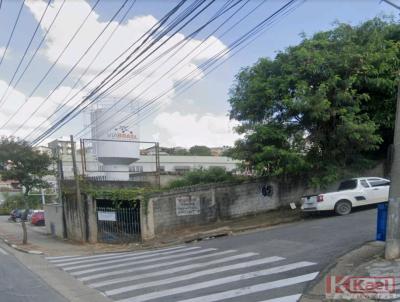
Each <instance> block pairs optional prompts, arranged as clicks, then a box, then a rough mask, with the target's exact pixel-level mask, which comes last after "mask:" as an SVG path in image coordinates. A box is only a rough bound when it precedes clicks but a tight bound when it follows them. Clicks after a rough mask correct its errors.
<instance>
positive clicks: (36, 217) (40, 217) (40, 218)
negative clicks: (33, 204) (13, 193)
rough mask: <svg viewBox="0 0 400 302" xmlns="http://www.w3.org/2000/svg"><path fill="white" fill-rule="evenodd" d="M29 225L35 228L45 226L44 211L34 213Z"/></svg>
mask: <svg viewBox="0 0 400 302" xmlns="http://www.w3.org/2000/svg"><path fill="white" fill-rule="evenodd" d="M31 224H33V225H36V226H40V225H41V226H43V225H45V222H44V211H37V212H34V213H33V214H32V217H31Z"/></svg>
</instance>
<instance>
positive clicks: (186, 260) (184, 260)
mask: <svg viewBox="0 0 400 302" xmlns="http://www.w3.org/2000/svg"><path fill="white" fill-rule="evenodd" d="M234 252H236V251H235V250H227V251H222V252H217V253H210V254H206V255H201V256H195V257H187V258H183V259H179V260H174V261H168V262H163V263H157V264H151V265H145V266H139V267H134V268H129V269H123V270H114V271H111V272H106V273H100V274H93V275H89V276H85V277H80V278H78V280H79V281H90V280H94V279H100V278H105V277H109V276H115V275H121V274H128V273H134V272H138V271H145V270H150V269H153V268H160V267H165V266H170V265H175V264H181V263H186V262H191V261H195V260H201V259H206V258H211V257H217V256H222V255H226V254H230V253H234ZM256 255H258V254H256Z"/></svg>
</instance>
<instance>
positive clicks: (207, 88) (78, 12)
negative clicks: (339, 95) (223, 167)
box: [0, 0, 400, 147]
mask: <svg viewBox="0 0 400 302" xmlns="http://www.w3.org/2000/svg"><path fill="white" fill-rule="evenodd" d="M392 1H393V2H394V3H397V4H400V0H392ZM47 2H48V0H25V2H22V0H3V3H2V6H1V8H0V28H1V30H0V60H1V61H0V62H1V63H0V135H14V136H17V137H20V138H23V139H27V140H33V139H34V138H36V137H38V136H39V135H40V134H41V133H43V132H44V131H45V130H47V129H48V128H49V127H50V126H51V125H52V124H53V123H54V122H55V121H57V120H58V119H59V118H61V117H62V116H64V115H65V114H66V113H67V112H68V111H69V110H71V109H72V108H73V106H74V105H77V104H79V103H80V102H81V101H82V100H83V99H84V98H85V96H87V95H88V94H89V93H90V92H91V91H93V89H94V88H95V87H96V86H97V85H99V84H100V83H101V81H102V80H103V79H104V77H106V76H107V75H109V74H110V72H111V71H112V70H113V68H114V67H115V66H117V65H118V64H119V63H120V62H121V60H122V59H120V60H119V61H118V60H117V61H116V62H115V63H114V65H111V66H110V67H109V68H108V69H106V67H107V65H109V64H110V63H111V62H113V60H115V59H116V58H117V57H118V56H119V55H120V54H121V53H123V51H124V50H126V49H127V48H128V47H129V46H130V45H131V44H132V43H133V42H134V41H136V40H139V43H138V44H136V45H139V44H140V43H141V42H143V38H142V37H143V36H142V35H143V34H144V33H146V32H147V30H149V29H150V28H151V27H152V26H154V25H155V24H157V22H158V21H159V20H160V19H162V18H163V16H164V15H165V14H166V13H168V12H169V11H170V10H171V9H172V8H173V7H175V6H176V5H177V4H178V2H179V1H175V0H137V1H133V0H126V3H125V0H88V1H84V0H65V3H64V2H63V0H52V1H51V4H50V5H49V6H47ZM235 2H236V1H228V0H216V1H214V2H212V1H211V0H206V1H205V2H204V4H203V6H202V7H201V8H205V9H204V11H202V12H200V9H201V8H199V9H198V11H199V15H198V16H197V17H196V18H194V19H193V21H192V22H190V23H188V24H187V25H186V26H185V27H183V26H182V28H179V27H175V28H174V29H173V30H172V31H170V32H169V33H167V34H166V35H165V36H164V37H163V38H162V39H161V40H160V41H159V42H156V41H154V40H153V38H150V39H149V40H148V41H147V42H146V43H151V42H154V43H155V44H154V46H153V48H149V50H147V52H144V53H143V56H142V57H140V58H139V59H137V61H135V62H136V63H137V65H136V66H135V69H134V70H133V74H132V76H129V75H128V76H126V77H121V78H120V79H119V78H118V77H116V78H115V80H118V79H119V80H120V82H119V83H121V84H118V85H116V86H115V87H114V89H111V90H110V93H109V94H108V95H107V96H105V97H104V98H102V99H101V100H99V101H97V102H95V103H94V104H93V105H92V106H88V107H87V109H86V110H85V111H84V112H83V113H82V114H80V115H78V116H77V117H76V118H74V119H72V120H71V121H70V122H69V123H67V124H65V125H64V126H63V127H62V128H61V129H60V130H59V131H57V132H55V133H54V134H52V135H51V136H50V137H49V138H47V139H46V141H44V142H43V143H45V142H47V141H49V140H52V139H56V138H59V137H65V136H69V135H70V134H73V135H74V136H76V137H81V138H90V137H91V133H90V129H91V127H90V126H91V125H90V124H91V120H90V119H91V117H90V112H91V111H93V110H95V109H99V108H103V110H104V108H110V107H112V108H111V109H110V110H109V111H107V112H106V113H103V114H101V115H99V116H98V117H97V118H96V119H95V122H96V124H97V126H98V127H101V128H104V127H105V126H104V125H107V127H108V128H113V127H114V126H115V125H117V124H121V125H127V126H130V127H132V130H133V131H134V132H135V134H137V135H138V137H139V138H140V140H145V141H159V142H160V144H161V145H163V146H182V147H190V146H193V145H208V146H210V147H216V146H222V145H232V144H233V143H234V141H235V140H236V139H237V138H238V135H237V134H236V133H235V132H234V127H235V126H236V125H237V124H238V123H237V122H236V121H232V120H230V119H229V109H230V106H229V102H228V99H229V89H230V88H231V87H232V85H233V84H234V78H235V75H236V74H237V73H238V72H239V71H240V70H241V68H244V67H246V66H251V65H253V64H255V63H256V62H257V60H258V59H259V58H260V57H269V58H271V59H273V58H274V56H275V55H276V54H277V53H278V52H279V51H284V50H285V48H287V47H289V46H291V45H296V44H298V43H299V42H301V36H300V35H301V34H305V35H306V36H308V37H310V36H312V35H313V34H314V33H315V32H318V31H323V30H329V29H331V28H333V27H334V24H335V22H345V23H350V24H352V25H357V24H359V23H361V22H363V21H366V20H368V19H371V18H374V17H376V16H380V17H382V16H394V17H396V18H398V14H399V11H398V10H396V9H395V8H393V7H392V6H390V5H388V4H387V3H385V2H384V1H380V0H346V1H345V0H307V1H298V2H296V3H295V6H294V8H295V9H293V10H292V11H291V12H290V13H288V14H287V15H284V16H282V17H279V18H277V19H276V22H274V23H273V24H272V25H271V26H269V27H268V28H267V29H266V30H265V31H264V32H263V33H262V34H260V35H259V36H258V37H257V39H255V40H254V41H253V42H252V43H251V44H249V45H247V46H246V47H244V48H243V49H241V50H240V51H238V52H236V50H237V49H234V48H233V47H232V42H233V41H235V40H236V39H238V37H240V36H241V35H243V34H244V33H246V32H247V31H249V30H250V29H251V28H252V27H254V26H255V25H256V24H258V23H259V22H261V21H262V20H263V19H265V18H267V17H268V16H270V15H271V14H273V13H274V12H275V11H277V10H278V9H279V8H280V7H282V6H283V5H285V4H286V3H287V2H288V0H248V1H247V0H242V1H240V2H238V4H237V5H236V6H234V7H232V8H231V9H230V10H229V11H227V12H226V13H225V14H224V15H222V16H220V17H219V18H215V20H214V21H213V22H211V23H210V24H209V25H208V26H206V27H204V29H203V30H202V31H200V32H199V33H198V34H197V35H195V36H193V37H192V38H191V39H189V40H188V41H187V43H184V44H180V45H182V47H179V48H176V49H174V50H176V51H173V52H171V53H168V54H167V55H163V56H160V58H159V59H157V60H154V61H153V60H152V58H156V57H157V56H158V55H159V54H161V53H162V52H163V51H164V50H165V49H168V48H170V47H173V46H175V45H176V44H177V43H182V41H186V40H184V39H185V38H187V37H188V36H189V35H190V34H191V33H192V32H194V31H195V30H196V29H197V28H199V27H201V26H202V25H203V24H205V23H206V22H207V21H209V20H210V19H211V20H212V18H213V17H214V16H215V14H216V13H217V12H218V11H219V10H220V9H221V8H222V9H223V8H226V7H227V6H229V5H231V4H232V3H235ZM124 3H125V5H123V4H124ZM193 3H194V0H188V1H187V2H186V3H185V4H184V8H185V7H188V6H189V5H191V4H193ZM207 5H209V6H207ZM206 6H207V7H206ZM184 8H182V10H183V9H184ZM20 9H21V10H20ZM19 11H21V13H20V18H19V20H18V22H17V25H16V26H15V29H14V32H13V34H12V36H11V32H12V29H13V25H14V24H15V21H16V19H17V15H18V13H19ZM179 12H180V11H178V13H179ZM229 16H231V17H230V18H229V19H228V17H229ZM187 20H188V19H187ZM110 21H112V22H110ZM238 22H239V23H238ZM181 24H183V23H181ZM165 28H166V27H165V26H164V27H163V29H165ZM216 29H218V30H216ZM175 30H176V32H174V31H175ZM35 31H36V33H35ZM34 33H35V35H34ZM100 34H101V35H100ZM10 36H11V37H12V38H11V40H9V38H10ZM98 36H99V38H98V39H96V38H97V37H98ZM32 37H33V38H32ZM8 41H10V42H9V43H8ZM30 41H31V44H30V47H29V48H27V46H28V45H29V43H30ZM161 43H165V44H161ZM7 45H8V47H7ZM146 45H148V44H143V46H142V48H140V49H139V52H140V51H141V50H142V49H143V47H145V46H146ZM135 47H136V46H135ZM155 48H158V49H157V50H156V51H155V52H154V53H152V54H151V56H149V58H148V59H147V61H141V58H143V57H144V56H145V55H148V54H149V53H150V51H151V50H152V49H155ZM5 49H7V51H6V52H4V51H5ZM36 49H37V53H36V54H35V55H34V53H35V50H36ZM25 52H26V55H25V58H24V60H22V58H23V56H24V53H25ZM4 54H5V55H4ZM127 55H128V53H126V54H125V55H124V56H123V57H121V58H125V57H126V56H127ZM216 55H219V57H218V58H219V60H218V63H219V62H221V63H222V62H223V64H221V65H219V66H218V68H216V69H215V70H213V71H212V72H210V73H209V72H208V70H204V68H202V66H203V65H204V63H205V62H207V60H209V59H211V58H213V57H214V58H215V56H216ZM31 58H33V59H32V61H31V63H29V65H28V62H29V61H30V59H31ZM21 60H22V61H21ZM20 62H22V63H21V65H20V67H19V68H18V65H19V64H20ZM202 64H203V65H202ZM26 66H27V68H26ZM132 66H133V65H132ZM25 68H26V71H25V72H23V71H24V69H25ZM14 74H15V76H14ZM98 75H99V76H98ZM121 75H122V74H121ZM110 83H111V82H110ZM122 84H123V85H122ZM108 85H111V84H108ZM188 86H189V87H188ZM105 87H108V86H105ZM186 87H188V88H187V89H186V90H184V89H185V88H186ZM154 99H156V101H155V102H154V103H152V105H151V106H148V107H145V109H143V110H140V109H141V108H143V106H144V105H146V104H148V103H149V102H152V101H153V100H154ZM119 100H121V101H119ZM61 106H62V107H61ZM57 110H58V111H57ZM137 111H139V113H138V114H134V113H135V112H137ZM103 112H104V111H103ZM129 113H132V114H129Z"/></svg>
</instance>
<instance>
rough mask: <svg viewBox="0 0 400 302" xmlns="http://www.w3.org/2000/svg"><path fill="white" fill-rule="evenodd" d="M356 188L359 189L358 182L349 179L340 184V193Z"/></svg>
mask: <svg viewBox="0 0 400 302" xmlns="http://www.w3.org/2000/svg"><path fill="white" fill-rule="evenodd" d="M355 188H357V180H356V179H349V180H345V181H342V182H341V183H340V185H339V189H338V191H345V190H352V189H355Z"/></svg>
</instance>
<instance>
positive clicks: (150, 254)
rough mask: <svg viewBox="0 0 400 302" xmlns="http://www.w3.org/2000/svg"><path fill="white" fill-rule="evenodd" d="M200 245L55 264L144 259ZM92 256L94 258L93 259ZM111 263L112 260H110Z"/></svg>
mask: <svg viewBox="0 0 400 302" xmlns="http://www.w3.org/2000/svg"><path fill="white" fill-rule="evenodd" d="M199 248H200V247H187V248H182V247H181V248H179V249H177V248H174V249H172V250H168V251H161V252H158V251H157V252H154V251H153V252H143V253H122V254H116V255H113V256H107V257H106V256H102V257H98V258H96V256H93V257H92V258H90V259H85V260H78V261H75V260H73V261H68V262H63V263H57V264H56V266H61V267H63V266H69V265H76V264H81V263H90V262H99V261H101V263H107V260H108V259H112V260H116V259H119V258H124V259H145V258H150V257H153V256H159V255H169V254H173V253H177V252H181V251H189V250H193V249H199ZM93 258H94V259H93ZM111 263H113V262H111Z"/></svg>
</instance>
